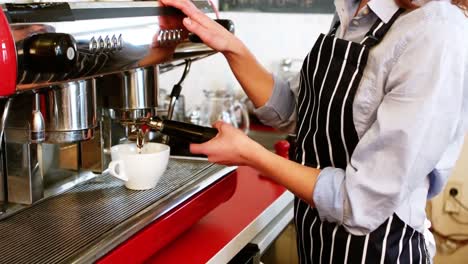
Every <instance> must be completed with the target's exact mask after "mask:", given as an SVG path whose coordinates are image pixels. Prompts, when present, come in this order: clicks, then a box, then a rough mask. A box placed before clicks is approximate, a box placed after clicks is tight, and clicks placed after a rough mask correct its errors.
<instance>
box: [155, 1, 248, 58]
mask: <svg viewBox="0 0 468 264" xmlns="http://www.w3.org/2000/svg"><path fill="white" fill-rule="evenodd" d="M160 1H161V3H163V4H164V5H166V6H172V7H175V8H177V9H180V10H181V11H182V12H183V13H184V14H185V15H186V16H187V17H185V18H184V19H183V24H184V26H185V27H186V28H187V30H189V31H190V32H192V33H194V34H196V35H198V36H199V37H200V39H201V40H202V41H203V43H205V44H206V45H208V46H209V47H211V48H212V49H214V50H217V51H219V52H222V53H229V52H234V51H235V49H236V46H239V44H240V43H239V42H240V41H239V39H237V38H236V36H234V34H232V33H231V32H229V31H228V30H226V29H225V28H224V27H223V26H221V25H219V24H218V23H216V22H215V21H214V20H213V19H211V18H209V17H208V16H207V15H205V14H204V13H203V12H202V11H200V10H199V9H198V8H197V7H196V6H195V5H194V4H193V3H192V2H191V1H189V0H160Z"/></svg>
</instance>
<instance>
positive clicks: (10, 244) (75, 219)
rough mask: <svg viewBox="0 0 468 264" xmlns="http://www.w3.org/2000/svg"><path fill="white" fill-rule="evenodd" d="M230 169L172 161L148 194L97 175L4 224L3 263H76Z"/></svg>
mask: <svg viewBox="0 0 468 264" xmlns="http://www.w3.org/2000/svg"><path fill="white" fill-rule="evenodd" d="M225 169H226V167H225V166H221V165H216V164H211V163H209V162H207V161H204V160H183V159H171V160H170V161H169V165H168V169H167V171H166V173H165V174H164V176H163V177H162V178H161V180H160V182H159V183H158V185H157V186H156V188H154V189H152V190H147V191H132V190H128V189H126V188H125V187H124V186H123V183H122V182H121V181H119V180H117V179H115V178H113V177H112V176H110V175H103V176H97V177H96V178H94V179H92V180H90V181H88V182H86V183H84V184H82V185H79V186H76V187H74V188H72V189H70V190H68V191H67V192H65V193H63V194H60V195H57V196H54V197H50V198H48V199H46V200H44V201H42V202H40V203H39V204H37V205H34V206H33V207H30V208H28V209H25V210H23V211H20V212H19V213H17V214H15V215H12V216H11V217H9V218H7V219H4V220H2V221H0V254H1V260H0V262H2V263H16V264H20V263H47V264H51V263H69V262H73V261H75V260H76V259H79V258H80V256H79V255H80V254H86V252H87V251H89V250H90V249H92V248H93V247H94V248H96V244H98V243H100V242H102V239H103V237H108V236H109V233H119V232H116V230H117V231H118V228H119V226H120V227H121V226H122V225H125V224H126V223H127V224H128V223H129V222H132V221H134V220H135V218H137V217H138V215H141V214H142V211H145V210H150V209H151V208H153V209H154V208H157V207H161V206H164V203H165V202H167V201H172V200H174V199H176V197H177V199H179V198H180V194H181V193H183V192H184V189H186V188H187V186H189V185H193V184H196V183H197V182H200V181H203V180H204V179H207V178H208V177H210V175H213V174H216V173H217V172H218V173H219V172H221V171H223V170H225ZM135 232H136V231H135ZM113 246H116V245H113ZM109 250H110V249H109ZM104 253H105V252H104Z"/></svg>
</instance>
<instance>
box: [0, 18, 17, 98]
mask: <svg viewBox="0 0 468 264" xmlns="http://www.w3.org/2000/svg"><path fill="white" fill-rule="evenodd" d="M16 68H17V65H16V48H15V42H14V39H13V35H12V34H11V31H10V25H9V24H8V20H7V18H6V16H5V14H4V13H3V11H2V10H0V73H1V74H0V97H6V96H10V95H12V94H13V93H14V92H15V87H16V74H17V73H16Z"/></svg>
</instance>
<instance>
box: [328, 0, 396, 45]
mask: <svg viewBox="0 0 468 264" xmlns="http://www.w3.org/2000/svg"><path fill="white" fill-rule="evenodd" d="M404 12H405V9H404V8H400V9H398V11H397V12H395V14H394V15H393V16H392V18H391V19H390V21H388V23H384V22H383V21H382V20H381V19H380V18H379V19H377V21H376V22H375V23H374V25H372V27H371V29H370V30H369V32H367V33H366V36H365V37H364V39H363V40H362V41H361V45H364V46H367V47H373V46H375V45H377V44H379V43H380V41H381V40H382V39H383V37H384V36H385V34H386V33H387V31H388V30H389V29H390V27H392V25H393V23H395V21H396V19H397V18H398V17H399V16H400V15H401V14H403V13H404ZM339 26H340V20H339V19H338V20H337V21H336V22H335V25H333V28H332V29H331V30H330V32H329V33H328V35H329V36H331V37H335V35H336V31H337V30H338V27H339Z"/></svg>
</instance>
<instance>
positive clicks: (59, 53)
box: [23, 33, 78, 73]
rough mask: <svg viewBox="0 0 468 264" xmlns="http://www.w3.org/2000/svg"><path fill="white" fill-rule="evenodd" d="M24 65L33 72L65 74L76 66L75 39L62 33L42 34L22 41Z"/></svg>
mask: <svg viewBox="0 0 468 264" xmlns="http://www.w3.org/2000/svg"><path fill="white" fill-rule="evenodd" d="M23 51H24V63H25V66H26V68H27V69H29V70H32V71H34V72H47V73H67V72H69V71H71V70H73V69H74V68H75V67H76V66H77V64H78V52H77V48H76V41H75V39H74V38H73V37H72V36H71V35H69V34H64V33H42V34H36V35H32V36H31V37H29V38H27V39H25V40H24V44H23Z"/></svg>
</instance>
